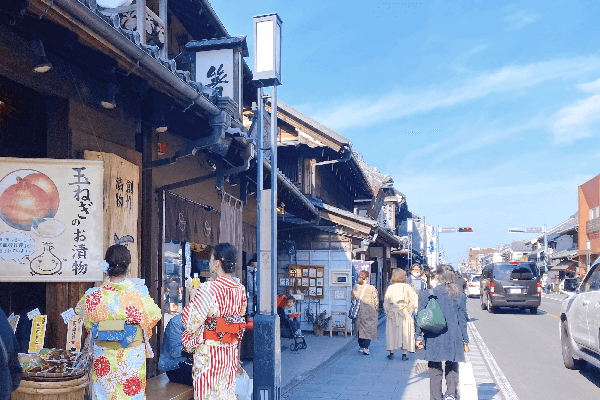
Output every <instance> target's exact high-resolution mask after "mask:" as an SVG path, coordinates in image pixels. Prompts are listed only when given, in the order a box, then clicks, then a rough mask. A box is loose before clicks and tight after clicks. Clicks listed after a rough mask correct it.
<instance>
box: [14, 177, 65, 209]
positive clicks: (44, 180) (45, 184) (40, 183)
mask: <svg viewBox="0 0 600 400" xmlns="http://www.w3.org/2000/svg"><path fill="white" fill-rule="evenodd" d="M23 180H24V181H26V182H29V183H32V184H34V185H35V186H37V187H39V188H41V189H43V190H44V192H46V194H47V195H48V200H49V202H50V203H49V209H48V212H47V213H46V215H44V217H46V218H53V217H54V216H55V215H56V212H57V211H58V203H59V196H58V189H57V188H56V185H55V184H54V182H52V179H50V178H48V177H47V176H46V175H44V174H42V173H41V172H36V173H34V174H29V175H27V176H26V177H25V178H23Z"/></svg>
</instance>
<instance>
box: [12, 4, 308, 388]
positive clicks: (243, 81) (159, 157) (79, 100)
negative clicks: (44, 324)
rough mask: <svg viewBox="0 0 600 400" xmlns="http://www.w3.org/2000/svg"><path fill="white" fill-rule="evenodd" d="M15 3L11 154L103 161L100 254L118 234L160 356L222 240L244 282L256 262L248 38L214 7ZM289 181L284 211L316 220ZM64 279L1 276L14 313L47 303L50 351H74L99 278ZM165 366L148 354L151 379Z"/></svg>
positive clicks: (23, 327)
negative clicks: (70, 328) (68, 320)
mask: <svg viewBox="0 0 600 400" xmlns="http://www.w3.org/2000/svg"><path fill="white" fill-rule="evenodd" d="M8 3H9V4H7V2H3V3H2V5H1V6H0V54H1V55H2V56H1V57H0V132H1V135H2V141H1V142H0V157H12V158H21V159H31V160H33V159H62V160H84V159H87V160H102V161H103V166H104V185H103V202H102V203H103V207H102V210H103V211H102V212H103V217H104V223H103V226H102V227H101V228H100V227H98V228H97V229H98V230H101V231H102V237H103V239H102V249H100V250H101V251H102V257H103V254H104V253H103V252H104V250H106V248H107V247H108V246H109V245H111V244H113V243H115V241H116V240H121V241H124V243H127V245H128V247H129V249H130V250H131V252H132V255H133V258H134V262H133V263H132V275H133V276H134V277H137V278H142V279H144V280H145V283H146V285H147V286H148V287H149V289H150V294H151V296H152V297H153V298H154V299H155V301H156V302H157V304H159V305H160V306H161V307H162V309H163V312H164V316H165V318H164V319H163V321H161V323H159V326H158V327H157V328H156V333H157V334H156V335H154V337H153V339H152V344H153V347H154V348H155V349H157V343H160V340H161V333H162V329H163V328H164V325H166V322H167V320H168V318H170V316H171V315H172V314H173V313H175V312H177V311H180V310H181V307H182V306H183V304H182V302H183V298H184V297H185V296H184V295H183V293H181V289H182V288H183V287H184V279H185V277H186V276H187V275H189V274H191V273H199V274H200V275H201V276H202V275H203V274H204V273H205V272H206V271H207V259H208V256H209V250H210V247H211V246H213V245H215V244H216V243H218V242H220V241H231V242H233V243H234V244H235V245H237V246H238V249H239V250H241V251H240V259H239V260H238V261H239V262H238V267H237V268H238V269H237V270H236V271H235V275H237V276H238V277H240V278H241V279H242V281H243V280H244V278H245V274H243V268H245V265H246V263H247V261H248V260H249V259H251V258H254V257H255V253H256V235H257V233H256V196H255V193H256V186H257V185H256V161H255V159H254V156H255V153H256V149H255V148H254V144H253V143H254V139H253V136H254V137H255V136H256V134H257V133H256V132H255V131H254V132H250V130H251V126H252V121H251V120H249V119H247V118H245V117H244V115H245V113H247V112H249V110H250V108H251V103H252V101H255V100H256V88H255V87H254V85H253V83H252V73H251V71H250V69H249V68H248V66H247V65H246V63H245V61H243V58H244V57H246V56H247V55H248V53H247V44H246V39H245V37H231V36H230V35H229V34H228V32H227V30H226V29H225V28H224V27H223V25H222V24H221V22H220V21H219V19H218V17H217V16H216V15H215V13H214V11H213V10H212V8H211V7H210V5H209V4H208V2H207V1H205V0H169V1H168V3H167V0H137V1H135V2H134V3H133V4H131V5H128V6H123V7H120V8H102V7H100V6H99V5H98V4H97V3H96V1H95V0H89V1H82V2H80V1H71V0H53V1H52V0H27V1H24V0H18V1H14V2H8ZM98 3H101V2H98ZM103 4H106V2H103ZM140 16H141V17H140ZM204 52H213V53H211V54H213V55H214V54H217V53H218V52H221V53H219V54H224V56H223V57H224V59H225V60H226V61H223V62H221V65H220V66H219V65H204V64H206V63H204V61H206V59H211V60H214V57H213V58H210V57H204V54H205V53H204ZM215 52H217V53H215ZM227 60H229V61H227ZM203 63H204V64H203ZM209 64H210V63H209ZM202 68H205V69H204V70H203V69H202ZM224 69H225V70H227V74H228V79H227V80H229V86H228V85H226V84H225V83H227V82H225V81H226V80H225V79H223V78H224V77H223V73H224V72H223V70H224ZM2 162H3V161H2V159H0V163H2ZM266 167H267V168H268V171H270V170H271V168H270V166H269V165H268V163H267V165H266ZM268 171H267V173H266V174H265V180H266V182H268V179H269V172H268ZM125 172H127V173H128V174H130V176H131V179H128V181H127V185H126V187H125V189H124V186H123V181H122V180H121V176H120V174H122V173H125ZM278 179H279V181H280V185H279V198H280V202H281V205H283V203H285V207H286V208H287V209H288V210H289V211H290V212H293V213H294V215H297V216H299V217H301V218H305V219H307V220H314V219H317V218H318V211H317V209H316V208H315V207H314V206H313V205H312V204H311V203H310V202H308V201H307V199H306V198H305V197H304V196H302V194H301V193H300V191H299V190H298V188H297V187H295V186H293V185H292V184H290V183H289V181H288V180H287V179H285V178H284V177H283V175H281V174H280V173H278ZM119 182H120V184H121V186H119ZM115 184H116V185H115ZM267 186H268V185H267ZM129 190H131V192H129ZM130 194H131V196H130ZM133 194H135V196H133ZM124 205H126V206H127V207H126V208H127V209H128V210H129V214H123V212H122V209H123V208H124ZM125 222H127V223H125ZM1 224H3V222H2V221H0V225H1ZM2 230H3V229H0V232H1V231H2ZM123 238H126V239H123ZM80 276H81V275H80ZM54 278H55V277H52V276H39V277H36V279H35V281H32V280H31V279H30V277H27V279H23V280H20V279H18V278H8V277H6V276H0V306H1V307H2V308H3V309H4V310H5V311H6V312H7V314H10V313H11V312H15V313H17V314H19V313H25V312H27V311H30V310H31V309H34V308H39V309H40V311H41V312H42V313H46V314H47V315H48V330H47V334H46V343H45V344H46V346H47V347H59V348H63V347H64V343H65V338H66V325H65V324H64V323H63V321H62V318H61V316H60V313H61V312H63V311H65V310H67V309H68V308H70V307H74V306H75V305H76V303H77V301H78V300H79V299H80V298H81V296H82V295H83V294H84V292H85V290H86V289H87V288H89V287H91V286H93V285H94V282H92V281H90V280H89V279H87V280H86V279H83V278H82V279H81V280H79V281H78V280H77V279H71V280H69V281H65V280H64V279H63V280H62V281H57V280H55V279H54ZM96 283H97V282H96ZM26 320H27V318H23V316H22V318H21V321H22V322H21V323H20V328H19V330H18V333H19V335H20V336H19V337H20V340H21V341H22V342H23V341H24V340H27V338H28V331H27V329H28V328H27V321H26ZM29 324H30V323H29ZM25 336H27V338H26V337H25ZM156 362H157V358H155V359H152V360H149V364H148V369H149V374H150V376H152V375H153V374H154V373H156Z"/></svg>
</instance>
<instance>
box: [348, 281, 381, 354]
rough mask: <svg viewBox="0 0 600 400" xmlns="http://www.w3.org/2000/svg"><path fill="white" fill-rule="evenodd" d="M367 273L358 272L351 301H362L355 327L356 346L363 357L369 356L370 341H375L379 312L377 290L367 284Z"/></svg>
mask: <svg viewBox="0 0 600 400" xmlns="http://www.w3.org/2000/svg"><path fill="white" fill-rule="evenodd" d="M368 279H369V273H368V272H367V271H360V273H359V274H358V283H357V284H356V285H354V287H353V288H352V299H360V298H361V294H362V293H363V290H364V294H362V299H361V301H360V307H358V316H357V317H356V326H357V328H356V329H357V330H358V346H359V348H360V351H362V352H363V354H364V355H366V356H368V355H369V345H370V344H371V340H375V339H377V317H378V312H379V300H378V296H377V289H375V287H374V286H371V285H369V283H368Z"/></svg>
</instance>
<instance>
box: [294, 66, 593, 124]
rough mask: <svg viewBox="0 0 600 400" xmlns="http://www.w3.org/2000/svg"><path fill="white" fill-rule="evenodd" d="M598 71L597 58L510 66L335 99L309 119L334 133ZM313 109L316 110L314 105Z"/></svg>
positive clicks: (321, 107)
mask: <svg viewBox="0 0 600 400" xmlns="http://www.w3.org/2000/svg"><path fill="white" fill-rule="evenodd" d="M599 69H600V58H599V57H594V56H590V57H576V58H570V59H556V60H550V61H541V62H537V63H532V64H527V65H509V66H505V67H503V68H501V69H500V70H498V71H495V72H491V73H483V74H481V75H479V76H477V77H475V78H471V79H467V80H465V81H463V82H462V84H460V85H458V86H456V87H452V86H450V85H449V84H447V85H445V86H446V87H445V88H441V89H440V88H438V87H439V86H442V87H443V86H444V85H438V87H436V88H430V89H423V90H420V91H415V93H410V92H407V91H399V90H391V91H390V92H388V93H382V94H380V95H379V96H378V97H372V96H366V97H363V98H356V99H354V100H346V101H340V100H339V99H335V100H334V102H333V103H332V105H331V106H327V105H322V106H320V107H319V110H318V111H317V112H314V113H310V112H306V111H305V113H306V114H308V115H311V114H312V118H314V119H315V120H317V121H319V122H321V123H322V124H324V125H325V126H328V127H330V128H332V129H334V130H343V129H346V128H351V127H363V126H372V125H373V122H374V121H377V122H384V121H391V120H395V119H399V118H402V117H405V116H408V115H411V114H415V113H419V112H427V111H431V110H433V109H436V108H446V107H452V106H454V105H457V104H461V103H465V102H468V101H473V100H476V99H479V98H482V97H485V96H488V95H490V94H492V93H505V92H518V91H521V90H523V89H524V88H527V87H531V86H534V85H538V84H540V83H543V82H546V81H550V80H555V79H561V78H573V77H576V76H579V75H581V74H584V73H587V72H589V71H595V70H599ZM312 107H315V106H314V105H313V106H312Z"/></svg>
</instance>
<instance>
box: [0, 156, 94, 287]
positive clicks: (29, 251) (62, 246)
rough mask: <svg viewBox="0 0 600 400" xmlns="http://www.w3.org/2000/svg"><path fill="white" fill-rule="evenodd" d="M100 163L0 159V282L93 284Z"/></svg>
mask: <svg viewBox="0 0 600 400" xmlns="http://www.w3.org/2000/svg"><path fill="white" fill-rule="evenodd" d="M102 176H103V167H102V162H92V161H85V160H50V159H23V158H2V159H1V162H0V281H44V282H49V281H58V282H68V281H76V282H83V281H97V280H101V279H102V271H101V269H100V267H99V266H98V263H99V261H100V260H102V258H103V256H102V235H101V227H102V213H100V212H99V211H100V209H101V207H102Z"/></svg>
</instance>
